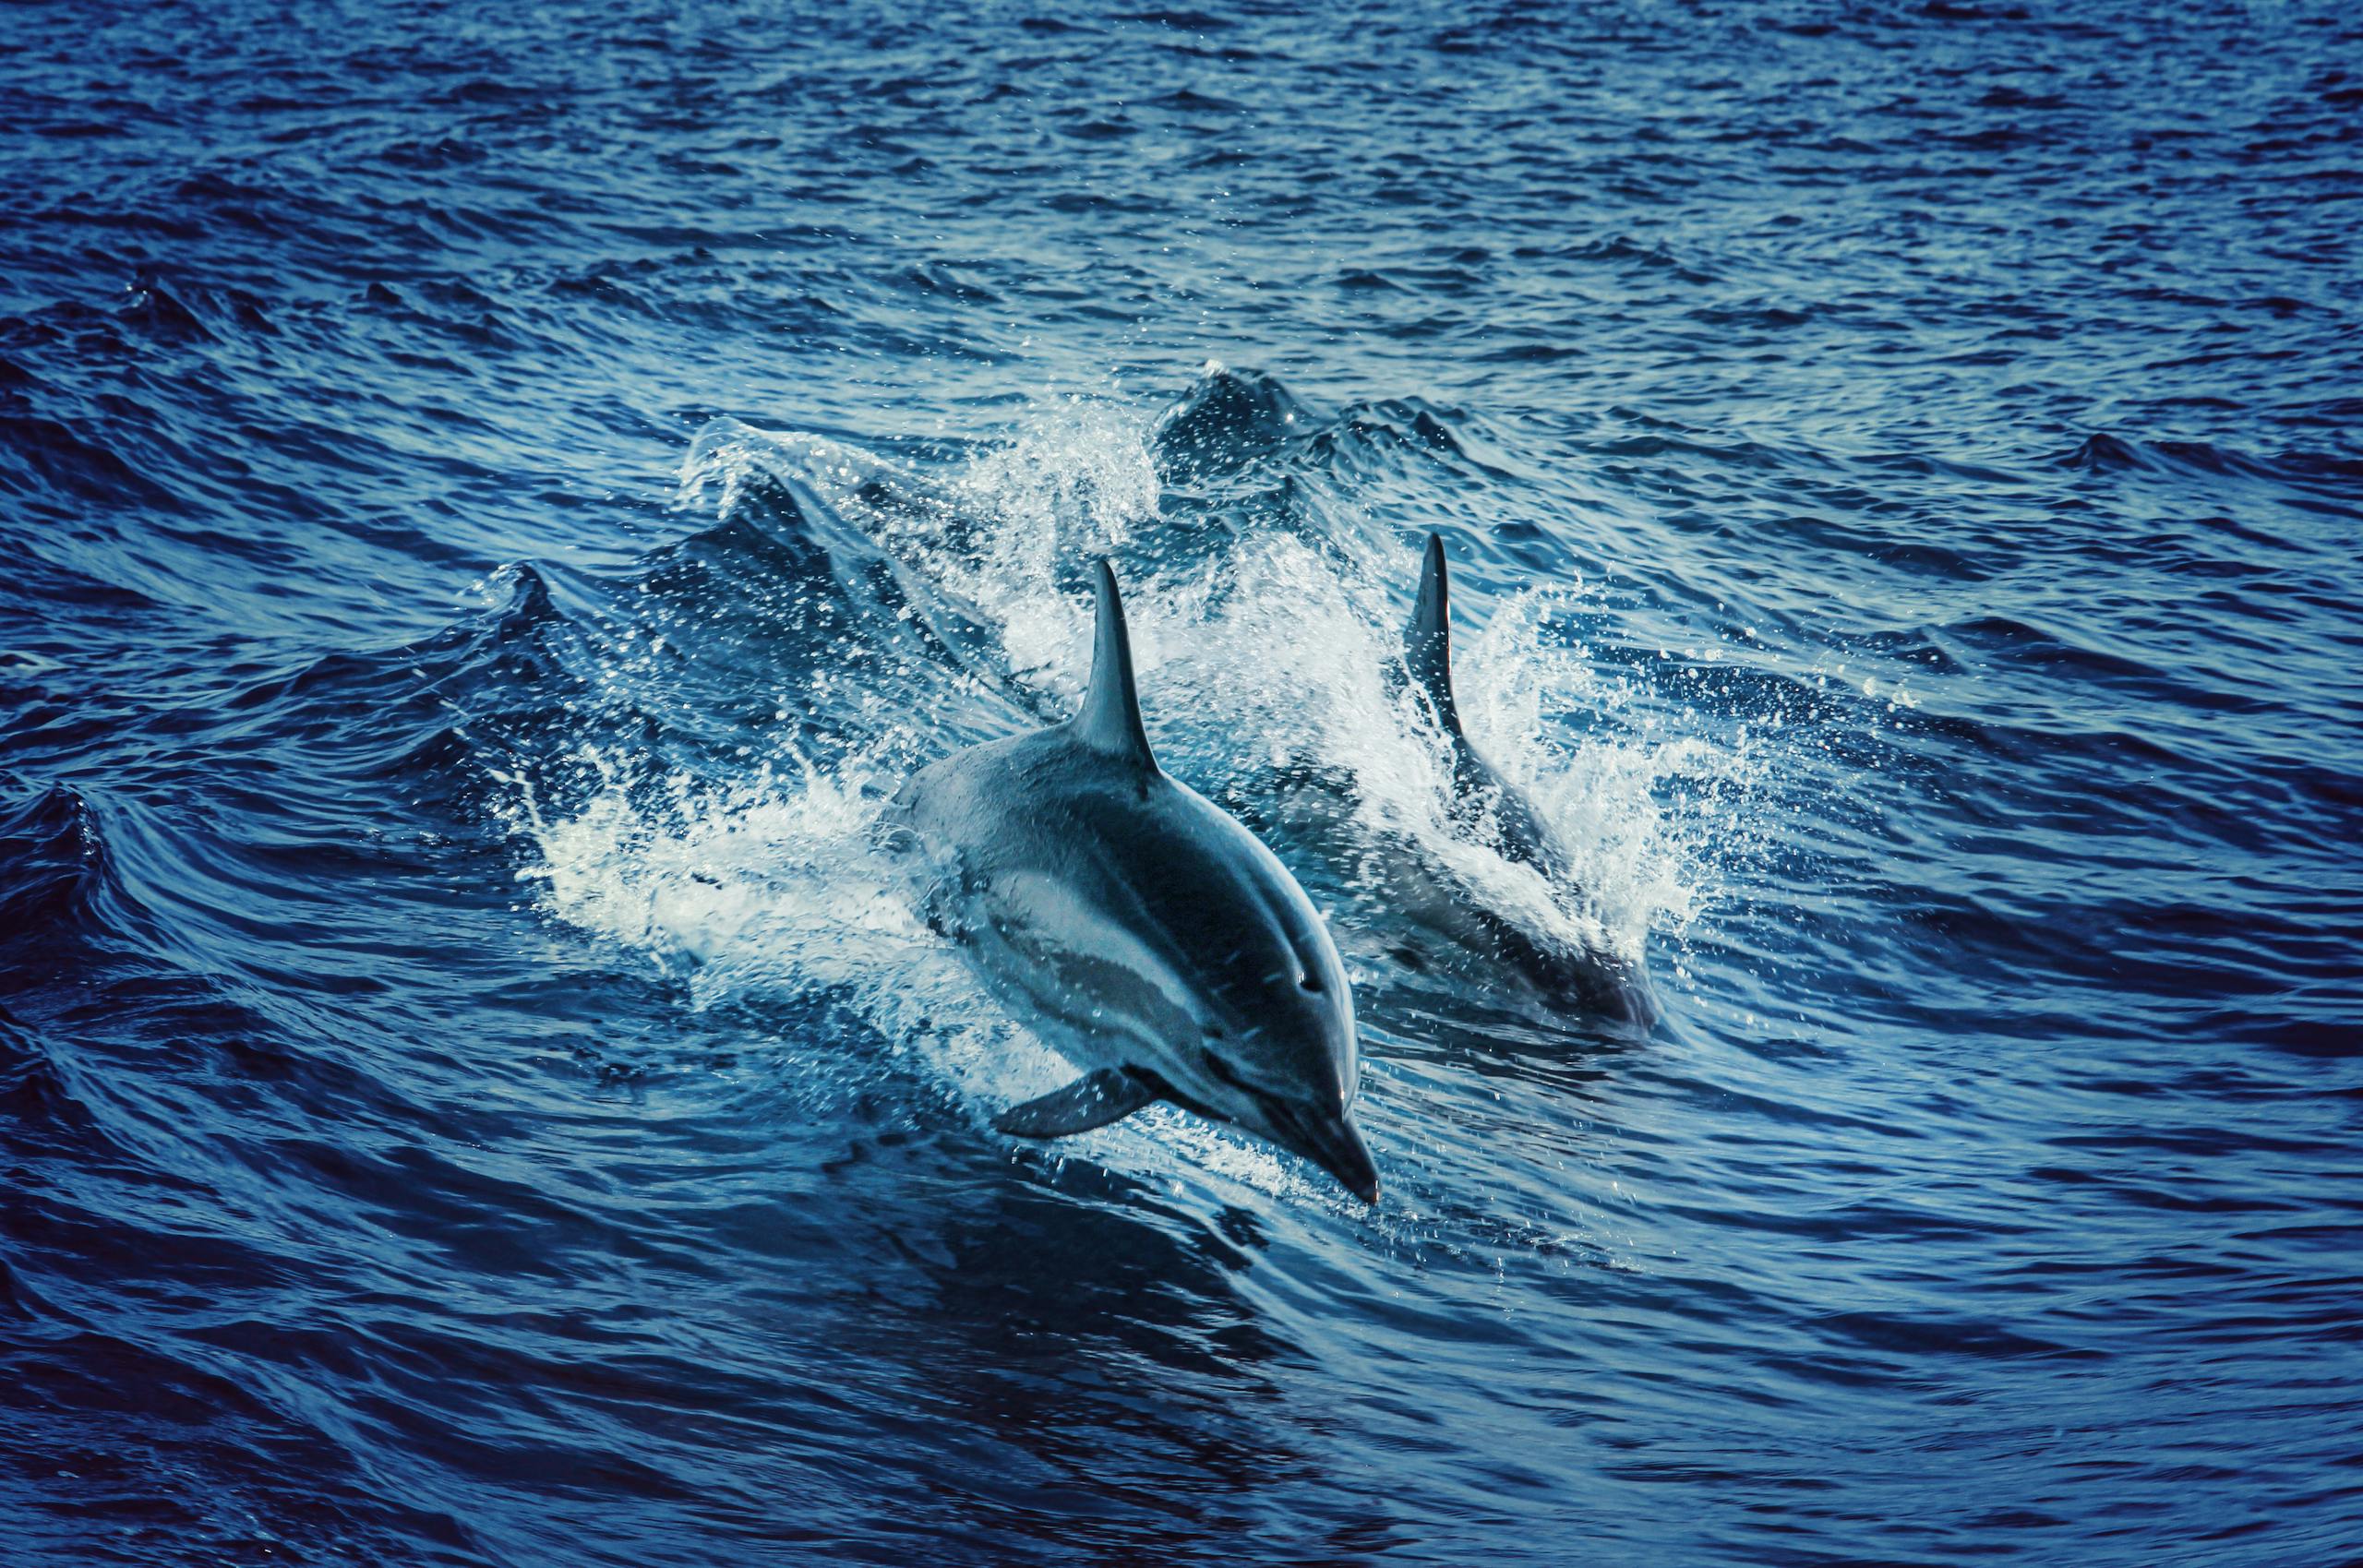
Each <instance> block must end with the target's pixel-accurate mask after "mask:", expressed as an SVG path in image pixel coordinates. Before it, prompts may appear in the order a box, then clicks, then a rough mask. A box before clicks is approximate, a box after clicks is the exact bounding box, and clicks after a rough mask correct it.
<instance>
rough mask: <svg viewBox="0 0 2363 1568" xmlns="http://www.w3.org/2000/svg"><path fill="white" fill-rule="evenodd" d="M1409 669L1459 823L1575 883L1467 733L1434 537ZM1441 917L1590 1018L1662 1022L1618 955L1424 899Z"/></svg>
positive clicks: (1534, 818) (1549, 874) (1447, 589)
mask: <svg viewBox="0 0 2363 1568" xmlns="http://www.w3.org/2000/svg"><path fill="white" fill-rule="evenodd" d="M1403 663H1404V667H1405V669H1406V670H1407V671H1408V672H1409V675H1410V677H1411V679H1412V680H1413V681H1414V682H1415V683H1416V684H1417V685H1418V686H1419V687H1420V688H1421V690H1423V691H1425V692H1426V693H1427V697H1428V701H1429V702H1430V704H1431V705H1432V706H1433V708H1434V709H1435V714H1436V720H1437V722H1438V723H1439V724H1442V725H1443V726H1444V730H1445V736H1446V737H1447V738H1448V739H1449V741H1450V743H1451V746H1452V782H1453V795H1454V816H1455V818H1456V820H1457V821H1458V822H1459V823H1460V825H1461V826H1462V827H1463V828H1464V829H1465V830H1467V831H1469V832H1471V833H1472V834H1473V835H1475V836H1476V837H1478V838H1479V839H1481V841H1483V842H1485V843H1487V844H1490V845H1491V846H1492V847H1493V850H1494V851H1495V852H1496V853H1497V854H1499V855H1500V856H1502V858H1504V859H1505V860H1509V861H1513V862H1517V863H1520V864H1523V865H1528V866H1531V867H1533V868H1535V869H1536V870H1537V871H1539V872H1541V874H1542V876H1543V877H1544V878H1545V879H1546V880H1550V881H1552V882H1555V883H1560V884H1565V883H1568V882H1571V881H1572V880H1573V871H1572V865H1573V862H1572V860H1571V857H1570V856H1568V854H1567V849H1566V846H1565V844H1562V843H1561V842H1560V840H1559V836H1558V834H1557V833H1555V832H1553V831H1552V829H1551V826H1550V824H1549V823H1548V822H1547V821H1545V820H1543V818H1542V816H1541V813H1540V812H1538V811H1536V810H1535V808H1534V803H1533V802H1532V801H1530V800H1529V799H1528V798H1527V797H1526V796H1525V794H1524V792H1522V791H1521V790H1519V789H1518V788H1517V785H1515V784H1511V783H1510V782H1509V780H1507V779H1505V778H1504V777H1503V776H1502V772H1501V770H1500V769H1498V768H1496V767H1494V766H1493V763H1492V762H1490V761H1488V760H1486V758H1485V756H1484V754H1483V753H1482V752H1481V751H1479V750H1478V749H1477V748H1476V746H1475V745H1474V744H1473V743H1472V742H1471V741H1470V740H1469V734H1468V732H1467V731H1466V730H1464V729H1463V728H1462V727H1461V723H1460V706H1459V703H1458V702H1457V700H1455V699H1454V697H1453V692H1452V592H1451V582H1450V578H1449V574H1448V572H1447V571H1446V569H1445V557H1444V539H1443V536H1442V535H1440V534H1435V533H1431V534H1429V535H1428V549H1427V557H1426V558H1425V560H1424V561H1422V562H1421V569H1420V592H1419V597H1418V599H1417V601H1416V602H1415V603H1414V604H1413V605H1412V609H1411V624H1410V625H1409V627H1408V628H1405V631H1404V637H1403ZM1418 903H1419V904H1421V905H1422V906H1424V907H1426V908H1427V909H1428V910H1429V911H1430V913H1431V916H1433V915H1434V914H1435V913H1436V912H1439V911H1440V912H1442V914H1443V916H1444V917H1443V918H1440V919H1439V918H1433V917H1432V918H1430V919H1429V921H1428V923H1429V924H1433V925H1440V926H1444V927H1445V928H1450V929H1451V932H1452V934H1454V935H1456V936H1457V937H1459V938H1460V939H1461V940H1466V941H1473V942H1474V944H1475V945H1477V946H1480V947H1482V948H1486V949H1490V950H1491V951H1492V952H1494V953H1496V954H1498V955H1499V956H1500V957H1502V958H1503V959H1505V960H1506V961H1508V962H1509V963H1510V964H1512V965H1514V966H1515V967H1516V968H1517V969H1518V970H1520V971H1522V972H1523V973H1524V974H1525V975H1526V976H1527V977H1528V978H1529V979H1530V980H1532V981H1533V982H1534V983H1535V984H1536V985H1537V986H1539V987H1541V988H1542V989H1543V990H1544V991H1546V992H1548V993H1550V994H1552V995H1554V996H1557V997H1561V998H1564V999H1567V1000H1570V1001H1573V1002H1576V1003H1577V1004H1578V1005H1580V1006H1582V1007H1584V1008H1586V1009H1587V1010H1588V1011H1592V1012H1596V1013H1600V1014H1602V1015H1604V1016H1606V1017H1609V1018H1612V1019H1615V1020H1617V1021H1619V1022H1621V1023H1628V1024H1632V1025H1634V1026H1636V1027H1638V1028H1642V1029H1646V1028H1648V1027H1649V1025H1650V1024H1651V1023H1654V1022H1655V1021H1656V1018H1657V1008H1656V1005H1655V1004H1654V1003H1653V1002H1652V1001H1651V1000H1650V999H1649V987H1648V985H1647V984H1646V983H1645V982H1644V981H1643V980H1642V978H1641V976H1640V974H1639V972H1638V970H1637V968H1636V967H1635V966H1634V965H1633V964H1630V963H1628V962H1627V961H1625V959H1623V958H1620V957H1618V956H1616V955H1614V954H1613V953H1605V952H1565V951H1562V950H1559V949H1555V948H1553V947H1550V946H1547V945H1545V944H1543V943H1541V942H1538V941H1536V940H1534V939H1533V938H1532V937H1529V936H1528V935H1527V934H1526V933H1525V932H1524V931H1521V930H1519V929H1518V928H1517V927H1515V926H1513V925H1511V924H1510V923H1509V922H1508V921H1506V920H1504V919H1502V918H1501V917H1499V916H1495V915H1493V914H1491V913H1490V912H1488V911H1486V910H1483V909H1479V908H1474V907H1471V906H1468V905H1467V904H1464V903H1463V902H1462V901H1461V900H1458V899H1454V898H1449V897H1447V898H1445V899H1443V900H1441V901H1426V900H1422V901H1418Z"/></svg>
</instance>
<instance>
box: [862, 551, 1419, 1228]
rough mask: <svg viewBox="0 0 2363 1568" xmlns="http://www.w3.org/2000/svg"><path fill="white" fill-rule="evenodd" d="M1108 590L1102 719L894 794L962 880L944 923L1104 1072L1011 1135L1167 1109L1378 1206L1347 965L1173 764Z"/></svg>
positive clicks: (1269, 868) (924, 773) (912, 824)
mask: <svg viewBox="0 0 2363 1568" xmlns="http://www.w3.org/2000/svg"><path fill="white" fill-rule="evenodd" d="M894 810H895V815H896V817H897V818H898V819H899V820H900V821H901V822H902V823H904V824H906V825H907V827H908V828H909V829H910V830H911V831H912V832H914V833H915V834H916V836H917V837H918V841H919V842H920V844H922V845H923V846H924V847H925V848H926V849H927V850H928V851H929V852H930V854H931V855H932V856H934V857H935V858H936V859H937V860H938V862H939V863H940V865H941V867H942V872H943V875H942V879H941V880H939V881H938V883H937V884H936V888H935V892H934V894H933V895H932V896H933V900H934V903H933V907H932V909H931V911H930V913H931V914H932V915H933V916H935V917H936V918H937V919H938V921H939V923H941V924H942V925H943V926H945V927H946V928H948V929H949V930H950V931H951V932H952V933H953V934H954V935H955V936H957V937H959V938H961V939H962V940H964V942H965V943H966V947H967V949H968V952H969V953H970V955H971V957H972V958H973V960H974V961H975V963H976V965H977V967H978V970H979V971H980V972H981V973H982V975H983V976H984V977H985V979H986V980H987V982H988V984H990V986H992V987H993V988H994V989H995V990H996V991H997V992H999V993H1000V994H1001V995H1002V997H1003V998H1004V999H1006V1000H1010V1001H1012V1002H1017V1003H1023V1004H1024V1005H1025V1006H1026V1008H1027V1009H1029V1010H1030V1014H1031V1016H1032V1018H1033V1019H1035V1020H1036V1021H1038V1022H1040V1023H1044V1024H1047V1025H1048V1027H1047V1028H1046V1029H1045V1030H1044V1033H1045V1036H1046V1037H1047V1038H1048V1039H1050V1043H1051V1044H1052V1045H1054V1046H1055V1047H1057V1048H1058V1049H1059V1050H1060V1051H1061V1052H1062V1054H1063V1055H1065V1056H1067V1057H1069V1058H1070V1059H1072V1060H1074V1062H1075V1064H1076V1065H1077V1066H1080V1067H1085V1068H1086V1069H1087V1071H1085V1073H1084V1075H1083V1076H1082V1077H1080V1078H1077V1079H1076V1080H1075V1081H1074V1082H1073V1083H1069V1084H1067V1085H1066V1086H1065V1087H1064V1088H1062V1089H1058V1090H1054V1091H1053V1092H1051V1093H1050V1094H1048V1095H1043V1096H1041V1097H1040V1098H1039V1099H1035V1100H1029V1101H1027V1102H1026V1103H1025V1104H1023V1105H1020V1106H1015V1107H1012V1108H1010V1109H1008V1110H1005V1111H1003V1112H1002V1113H1001V1114H1000V1115H999V1116H997V1117H996V1118H995V1119H994V1125H995V1126H997V1127H999V1128H1000V1129H1001V1130H1002V1131H1004V1132H1010V1133H1014V1134H1016V1135H1017V1136H1020V1137H1026V1138H1058V1137H1063V1136H1065V1135H1067V1134H1069V1133H1074V1132H1085V1131H1090V1130H1091V1129H1093V1128H1095V1127H1104V1126H1107V1125H1108V1124H1109V1123H1110V1122H1113V1121H1117V1120H1120V1119H1122V1118H1124V1117H1126V1116H1129V1115H1131V1114H1132V1113H1133V1112H1134V1111H1136V1110H1139V1109H1140V1108H1142V1107H1145V1106H1147V1105H1150V1104H1153V1103H1155V1102H1156V1101H1158V1100H1166V1101H1169V1102H1170V1103H1172V1104H1174V1105H1177V1106H1180V1107H1182V1108H1183V1109H1185V1110H1189V1111H1193V1112H1195V1113H1196V1114H1198V1115H1200V1116H1203V1117H1205V1118H1207V1119H1210V1120H1214V1121H1221V1122H1229V1123H1231V1124H1233V1125H1236V1126H1238V1127H1240V1128H1241V1129H1243V1130H1244V1131H1248V1132H1250V1133H1252V1134H1253V1135H1254V1136H1256V1137H1258V1138H1262V1139H1265V1140H1266V1141H1268V1142H1270V1143H1276V1144H1277V1145H1279V1146H1280V1147H1281V1148H1284V1149H1288V1150H1290V1151H1292V1152H1293V1153H1296V1154H1299V1155H1303V1156H1304V1157H1305V1158H1306V1159H1309V1160H1311V1161H1312V1162H1313V1164H1315V1165H1317V1166H1319V1167H1321V1168H1322V1169H1324V1170H1325V1171H1327V1172H1328V1173H1329V1174H1330V1175H1332V1176H1334V1177H1336V1178H1337V1180H1338V1181H1340V1182H1341V1183H1343V1184H1344V1185H1345V1187H1346V1188H1347V1190H1348V1191H1351V1192H1353V1193H1354V1194H1355V1195H1356V1196H1358V1197H1360V1198H1361V1200H1362V1201H1363V1202H1365V1203H1376V1202H1377V1201H1378V1170H1377V1167H1375V1166H1374V1165H1373V1164H1372V1162H1371V1156H1370V1151H1369V1149H1368V1148H1367V1147H1366V1146H1365V1145H1364V1144H1363V1143H1362V1139H1361V1133H1360V1131H1357V1130H1356V1128H1355V1126H1354V1119H1353V1104H1354V1093H1355V1089H1356V1087H1357V1080H1358V1075H1359V1071H1360V1069H1359V1063H1358V1060H1357V1057H1356V1048H1355V1041H1354V1004H1353V998H1352V997H1351V996H1350V995H1349V993H1348V991H1347V988H1346V976H1345V969H1344V966H1343V964H1341V963H1340V962H1339V960H1338V957H1337V948H1336V946H1335V945H1334V944H1333V943H1332V942H1331V940H1330V939H1329V933H1328V930H1327V928H1325V927H1324V926H1323V924H1322V922H1321V917H1320V916H1318V915H1317V914H1315V913H1314V911H1313V904H1312V902H1311V901H1310V900H1309V899H1307V898H1306V897H1305V893H1304V890H1303V889H1302V888H1301V887H1300V886H1299V885H1298V884H1297V880H1296V879H1295V878H1294V877H1292V876H1290V875H1289V872H1288V869H1287V868H1286V867H1284V866H1282V865H1281V864H1280V862H1279V860H1278V858H1277V856H1274V855H1273V854H1272V852H1271V851H1270V850H1268V849H1266V848H1265V846H1264V845H1263V844H1262V843H1261V842H1260V841H1258V840H1257V839H1256V838H1255V836H1254V835H1253V833H1251V832H1248V831H1247V830H1246V829H1245V828H1243V827H1241V825H1240V824H1239V823H1238V822H1237V821H1235V820H1232V819H1231V818H1229V816H1226V815H1225V814H1224V813H1223V812H1222V811H1221V810H1219V809H1217V808H1216V807H1215V806H1214V805H1213V804H1212V803H1211V802H1209V801H1207V800H1206V799H1205V797H1204V796H1200V795H1199V794H1198V793H1197V792H1196V791H1194V790H1193V789H1191V788H1190V787H1189V786H1188V785H1186V784H1182V783H1180V782H1178V781H1177V780H1175V779H1172V778H1170V777H1169V776H1168V775H1167V774H1166V773H1165V772H1164V771H1163V770H1161V769H1160V768H1158V765H1157V759H1156V757H1155V755H1154V754H1153V753H1152V752H1151V751H1150V750H1149V744H1148V736H1147V732H1146V730H1145V729H1144V728H1143V727H1142V724H1141V711H1140V698H1139V695H1138V693H1137V692H1136V691H1135V689H1134V682H1133V653H1132V643H1131V639H1130V637H1129V636H1128V634H1127V633H1126V630H1125V627H1124V611H1123V604H1122V600H1121V599H1120V598H1119V596H1118V594H1117V592H1116V576H1115V573H1114V572H1113V571H1111V570H1110V569H1109V566H1108V563H1107V562H1105V561H1101V562H1100V563H1098V626H1097V628H1096V633H1095V639H1094V647H1093V651H1092V670H1091V686H1090V688H1089V690H1088V692H1087V693H1086V695H1085V698H1084V701H1083V708H1082V711H1081V712H1078V713H1076V715H1075V716H1074V718H1073V719H1071V720H1069V721H1068V722H1067V723H1065V724H1056V725H1053V726H1051V727H1050V728H1049V729H1044V730H1038V731H1036V732H1035V733H1033V734H1031V735H1024V736H1015V737H1014V738H1012V739H1008V740H999V741H992V742H990V743H988V744H986V745H983V746H978V747H974V748H970V749H968V750H966V751H963V752H960V753H959V754H957V755H955V756H953V757H949V758H946V759H944V760H942V761H940V762H936V763H934V764H932V765H930V766H929V767H927V768H925V769H922V770H921V771H920V772H918V773H917V774H915V775H914V776H913V777H912V778H911V779H910V780H909V781H908V782H907V783H906V784H905V785H904V786H903V788H902V790H901V791H900V792H899V793H898V794H897V795H896V796H895V806H894Z"/></svg>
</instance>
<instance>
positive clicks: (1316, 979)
mask: <svg viewBox="0 0 2363 1568" xmlns="http://www.w3.org/2000/svg"><path fill="white" fill-rule="evenodd" d="M1297 984H1298V985H1299V986H1300V987H1303V988H1304V989H1305V990H1308V991H1311V992H1312V993H1313V995H1315V996H1319V995H1320V994H1321V976H1318V975H1307V976H1305V977H1304V978H1303V979H1301V980H1299V981H1298V982H1297Z"/></svg>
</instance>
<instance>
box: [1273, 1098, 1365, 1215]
mask: <svg viewBox="0 0 2363 1568" xmlns="http://www.w3.org/2000/svg"><path fill="white" fill-rule="evenodd" d="M1290 1131H1292V1132H1294V1133H1295V1137H1294V1138H1292V1139H1291V1140H1290V1142H1291V1143H1293V1144H1294V1145H1295V1147H1296V1152H1297V1153H1299V1154H1301V1155H1303V1156H1304V1157H1305V1158H1306V1159H1309V1160H1311V1161H1312V1162H1313V1164H1315V1165H1317V1166H1319V1167H1321V1168H1322V1169H1324V1170H1325V1171H1327V1172H1328V1173H1329V1174H1330V1175H1332V1176H1334V1177H1336V1178H1337V1180H1338V1183H1339V1184H1340V1185H1341V1186H1343V1187H1344V1188H1345V1189H1346V1191H1349V1192H1351V1193H1352V1194H1353V1195H1354V1196H1355V1197H1357V1198H1360V1199H1361V1201H1362V1202H1363V1203H1377V1202H1378V1167H1377V1165H1376V1164H1375V1163H1374V1162H1373V1160H1372V1159H1371V1157H1370V1147H1369V1145H1368V1144H1366V1143H1363V1142H1362V1135H1361V1130H1360V1129H1358V1128H1356V1127H1355V1126H1354V1119H1353V1118H1352V1117H1350V1116H1331V1117H1318V1118H1316V1117H1306V1118H1304V1119H1301V1121H1299V1122H1298V1123H1297V1125H1296V1126H1295V1127H1293V1128H1291V1129H1290Z"/></svg>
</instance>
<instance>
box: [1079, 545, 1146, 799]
mask: <svg viewBox="0 0 2363 1568" xmlns="http://www.w3.org/2000/svg"><path fill="white" fill-rule="evenodd" d="M1097 581H1098V591H1099V623H1098V629H1097V630H1096V631H1095V632H1094V634H1093V637H1092V644H1091V689H1090V690H1088V691H1086V692H1085V693H1084V695H1083V711H1082V712H1079V713H1077V714H1076V715H1075V716H1074V722H1073V723H1071V724H1069V725H1068V726H1067V727H1068V728H1069V729H1070V730H1072V731H1073V732H1074V737H1075V738H1076V739H1077V740H1080V741H1081V742H1083V743H1084V744H1085V745H1086V746H1088V747H1090V748H1092V749H1093V750H1095V751H1104V752H1106V753H1107V754H1108V755H1110V756H1111V757H1122V758H1124V759H1126V760H1130V761H1134V762H1137V763H1139V764H1140V765H1141V766H1142V767H1144V768H1147V769H1150V770H1152V771H1153V770H1155V768H1156V767H1157V757H1156V754H1155V753H1153V752H1151V751H1150V750H1149V748H1148V732H1147V731H1146V730H1145V729H1143V728H1142V727H1141V694H1140V692H1139V690H1138V689H1137V688H1134V685H1133V639H1132V634H1131V633H1129V632H1128V631H1126V630H1125V629H1124V601H1123V599H1122V597H1121V596H1119V595H1118V593H1117V592H1116V573H1115V571H1114V570H1113V569H1111V568H1110V566H1109V565H1108V563H1107V562H1106V561H1104V560H1103V561H1101V562H1100V563H1099V569H1098V578H1097Z"/></svg>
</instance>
